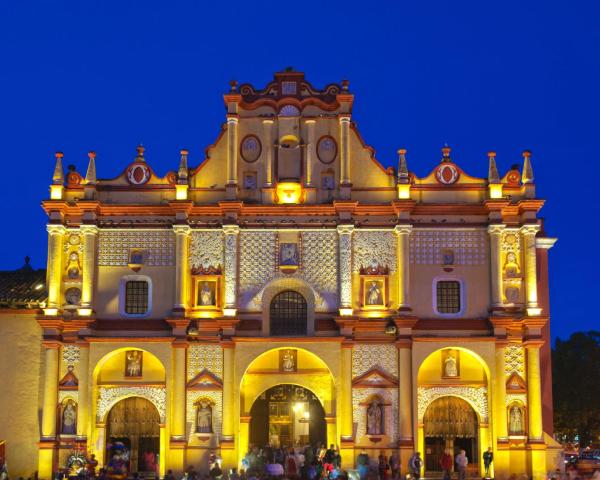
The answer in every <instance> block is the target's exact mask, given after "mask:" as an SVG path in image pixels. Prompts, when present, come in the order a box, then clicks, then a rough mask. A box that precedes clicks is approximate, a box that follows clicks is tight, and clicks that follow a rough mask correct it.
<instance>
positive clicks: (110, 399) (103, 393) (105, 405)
mask: <svg viewBox="0 0 600 480" xmlns="http://www.w3.org/2000/svg"><path fill="white" fill-rule="evenodd" d="M128 397H142V398H145V399H146V400H149V401H151V402H152V403H153V404H154V406H155V407H156V409H157V410H158V414H159V415H160V421H161V423H164V422H165V418H166V409H167V391H166V389H165V387H148V386H142V385H140V386H136V385H129V386H123V387H99V388H98V401H97V406H96V421H97V422H102V421H103V420H104V419H105V417H106V415H107V414H108V412H109V411H110V409H111V408H112V407H113V406H114V405H115V404H116V403H117V402H118V401H119V400H123V399H124V398H128Z"/></svg>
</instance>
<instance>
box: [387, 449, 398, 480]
mask: <svg viewBox="0 0 600 480" xmlns="http://www.w3.org/2000/svg"><path fill="white" fill-rule="evenodd" d="M389 463H390V469H391V471H392V480H399V479H400V455H398V452H394V453H392V454H391V455H390V460H389Z"/></svg>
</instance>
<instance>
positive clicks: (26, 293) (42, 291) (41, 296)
mask: <svg viewBox="0 0 600 480" xmlns="http://www.w3.org/2000/svg"><path fill="white" fill-rule="evenodd" d="M47 298H48V290H47V288H46V270H43V269H40V270H34V269H33V268H31V267H30V266H29V265H28V264H26V265H25V266H24V267H23V268H20V269H18V270H11V271H0V308H39V307H41V305H40V304H42V303H45V302H46V299H47Z"/></svg>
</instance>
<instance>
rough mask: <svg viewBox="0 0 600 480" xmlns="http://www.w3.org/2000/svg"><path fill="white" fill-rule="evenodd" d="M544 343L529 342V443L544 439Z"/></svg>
mask: <svg viewBox="0 0 600 480" xmlns="http://www.w3.org/2000/svg"><path fill="white" fill-rule="evenodd" d="M542 345H543V342H528V343H527V344H526V345H525V347H526V349H527V406H528V409H529V441H530V442H531V441H533V442H541V441H542V440H543V437H544V431H543V426H542V425H543V424H542V383H541V371H540V347H541V346H542Z"/></svg>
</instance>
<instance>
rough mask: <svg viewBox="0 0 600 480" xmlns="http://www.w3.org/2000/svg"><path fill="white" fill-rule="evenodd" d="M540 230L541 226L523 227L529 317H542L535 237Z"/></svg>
mask: <svg viewBox="0 0 600 480" xmlns="http://www.w3.org/2000/svg"><path fill="white" fill-rule="evenodd" d="M539 230H540V226H539V225H524V226H522V227H521V235H522V238H523V252H524V255H523V257H524V259H523V260H524V263H525V268H524V272H525V275H524V277H525V293H526V302H527V314H528V315H532V316H533V315H540V314H541V313H542V309H541V308H539V304H538V292H537V267H536V256H537V251H536V248H535V236H536V234H537V232H538V231H539Z"/></svg>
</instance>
